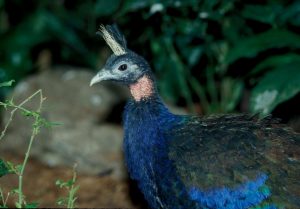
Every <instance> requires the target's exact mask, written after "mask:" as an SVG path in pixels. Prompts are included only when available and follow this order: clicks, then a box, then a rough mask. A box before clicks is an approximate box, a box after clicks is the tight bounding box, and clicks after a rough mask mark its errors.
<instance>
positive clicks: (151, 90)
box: [129, 75, 156, 102]
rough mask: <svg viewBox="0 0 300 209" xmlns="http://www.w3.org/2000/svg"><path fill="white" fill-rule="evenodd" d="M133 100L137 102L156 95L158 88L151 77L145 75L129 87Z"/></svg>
mask: <svg viewBox="0 0 300 209" xmlns="http://www.w3.org/2000/svg"><path fill="white" fill-rule="evenodd" d="M129 89H130V92H131V95H132V97H133V99H134V100H135V101H137V102H139V101H141V100H142V99H147V98H151V97H153V96H155V95H156V86H155V83H154V80H153V79H152V78H151V76H150V75H143V76H142V77H141V78H139V79H138V80H137V81H136V82H135V83H134V84H130V85H129Z"/></svg>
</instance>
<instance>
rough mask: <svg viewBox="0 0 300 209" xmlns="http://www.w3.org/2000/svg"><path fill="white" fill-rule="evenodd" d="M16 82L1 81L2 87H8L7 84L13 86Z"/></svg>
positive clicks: (0, 85)
mask: <svg viewBox="0 0 300 209" xmlns="http://www.w3.org/2000/svg"><path fill="white" fill-rule="evenodd" d="M14 82H15V80H10V81H6V82H3V83H0V87H7V86H12V84H13V83H14Z"/></svg>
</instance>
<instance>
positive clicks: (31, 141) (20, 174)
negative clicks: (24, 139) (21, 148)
mask: <svg viewBox="0 0 300 209" xmlns="http://www.w3.org/2000/svg"><path fill="white" fill-rule="evenodd" d="M38 131H39V127H34V128H33V130H32V134H31V137H30V141H29V145H28V148H27V151H26V154H25V158H24V161H23V164H22V169H21V172H20V173H19V174H18V175H19V188H18V191H19V192H18V195H19V201H18V203H19V206H22V204H23V202H24V195H23V175H24V171H25V168H26V164H27V162H28V159H29V155H30V150H31V147H32V143H33V140H34V138H35V136H36V135H37V134H38Z"/></svg>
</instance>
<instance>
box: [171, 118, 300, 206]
mask: <svg viewBox="0 0 300 209" xmlns="http://www.w3.org/2000/svg"><path fill="white" fill-rule="evenodd" d="M167 134H168V136H167V137H168V138H169V139H170V142H169V143H170V146H169V157H170V159H171V160H172V161H173V162H174V165H175V167H176V170H177V174H178V175H179V176H180V179H181V180H182V181H183V183H184V184H185V186H186V187H187V188H188V189H190V195H191V196H193V198H195V200H197V198H198V199H199V198H200V199H201V198H202V199H201V200H199V201H202V202H203V201H204V202H205V201H206V202H208V201H210V200H209V198H210V197H214V198H215V199H216V200H215V201H221V200H220V198H221V199H222V198H223V200H222V201H224V202H226V201H227V204H230V203H229V202H228V201H229V200H227V199H230V198H231V199H232V198H235V197H233V196H234V195H236V196H238V198H240V199H247V198H249V197H248V196H249V195H248V193H249V191H250V190H251V188H252V190H255V189H253V188H254V187H255V186H256V190H257V191H258V192H257V194H255V195H257V196H259V195H261V196H264V195H265V196H264V197H260V198H261V199H266V197H268V196H270V198H271V199H270V198H268V199H269V200H271V201H273V202H274V201H275V202H277V203H284V202H285V203H286V202H288V204H289V205H288V206H287V205H285V207H286V206H287V207H286V208H300V136H299V134H298V135H297V134H296V133H294V132H293V131H292V130H291V129H289V128H287V127H284V126H283V125H280V124H279V123H278V121H276V120H272V119H270V117H267V118H264V119H259V117H257V116H249V115H222V116H211V117H184V118H183V122H182V123H181V124H179V125H177V126H175V127H174V128H173V129H172V131H170V132H168V133H167ZM264 185H267V187H264ZM195 189H196V190H195ZM197 189H198V190H197ZM248 190H249V191H248ZM197 192H198V193H197ZM259 192H260V193H259ZM242 193H243V194H242ZM246 193H247V194H246ZM250 193H251V192H250ZM204 194H207V196H205V195H204ZM270 194H272V195H270ZM197 195H198V196H197ZM201 195H202V196H201ZM203 195H204V196H205V197H204V196H203ZM220 195H221V196H222V197H220ZM226 195H227V196H228V197H227V199H226V198H224V196H226ZM230 195H231V196H230ZM247 195H248V196H247ZM252 195H253V194H252ZM200 196H201V197H200ZM205 198H206V199H205ZM251 198H252V197H251ZM256 198H258V197H256ZM218 199H219V200H218ZM254 199H255V198H254ZM258 199H259V198H258ZM249 201H250V200H249ZM240 202H241V203H237V204H242V203H243V202H242V201H240ZM258 202H259V201H258V200H256V202H255V201H254V200H253V201H252V202H251V201H250V202H249V203H248V204H249V205H255V204H256V203H258ZM209 204H210V203H207V205H208V206H210V205H209ZM213 204H217V203H211V205H213ZM220 204H221V203H220ZM224 204H225V203H224ZM232 204H233V203H232ZM245 204H246V203H245ZM296 206H297V207H296ZM215 207H216V206H215ZM216 208H217V207H216ZM220 208H222V207H220ZM224 208H226V207H224ZM233 208H235V206H233ZM241 208H243V207H241ZM270 208H271V207H270Z"/></svg>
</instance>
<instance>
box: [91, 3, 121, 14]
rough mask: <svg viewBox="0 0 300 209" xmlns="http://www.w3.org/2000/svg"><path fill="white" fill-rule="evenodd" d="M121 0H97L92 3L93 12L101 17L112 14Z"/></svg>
mask: <svg viewBox="0 0 300 209" xmlns="http://www.w3.org/2000/svg"><path fill="white" fill-rule="evenodd" d="M120 3H121V0H113V1H107V0H98V1H96V2H95V3H94V14H95V15H97V16H99V17H101V16H106V15H111V14H113V13H114V12H115V11H116V10H117V9H118V7H119V5H120Z"/></svg>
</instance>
